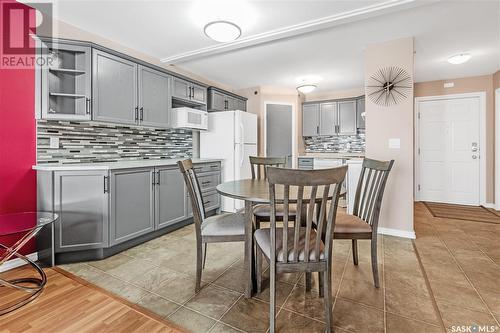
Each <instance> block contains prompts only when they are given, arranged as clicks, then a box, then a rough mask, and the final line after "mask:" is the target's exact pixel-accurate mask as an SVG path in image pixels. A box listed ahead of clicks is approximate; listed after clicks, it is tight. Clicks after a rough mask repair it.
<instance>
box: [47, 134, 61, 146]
mask: <svg viewBox="0 0 500 333" xmlns="http://www.w3.org/2000/svg"><path fill="white" fill-rule="evenodd" d="M49 146H50V148H59V138H58V137H54V136H51V137H50V144H49Z"/></svg>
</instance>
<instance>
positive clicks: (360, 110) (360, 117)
mask: <svg viewBox="0 0 500 333" xmlns="http://www.w3.org/2000/svg"><path fill="white" fill-rule="evenodd" d="M364 113H365V96H362V97H359V98H358V99H356V126H357V127H358V128H359V129H365V117H364Z"/></svg>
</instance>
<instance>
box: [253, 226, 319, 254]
mask: <svg viewBox="0 0 500 333" xmlns="http://www.w3.org/2000/svg"><path fill="white" fill-rule="evenodd" d="M254 237H255V242H256V243H257V245H258V246H259V247H260V248H261V250H262V252H263V253H264V255H265V256H266V257H267V258H270V257H271V230H270V229H267V228H266V229H259V230H257V231H255V233H254ZM293 240H294V228H289V229H288V261H292V260H293V259H294V258H293ZM320 242H321V243H320V245H319V252H320V253H319V259H320V260H323V259H324V258H325V246H324V244H323V242H322V241H321V240H320ZM305 243H306V228H300V241H299V246H298V261H304V258H305V245H306V244H305ZM315 247H316V231H315V230H314V229H312V230H311V236H310V241H309V260H316V252H315V249H314V248H315ZM276 253H277V256H276V257H277V261H279V262H282V261H283V258H284V256H283V228H276Z"/></svg>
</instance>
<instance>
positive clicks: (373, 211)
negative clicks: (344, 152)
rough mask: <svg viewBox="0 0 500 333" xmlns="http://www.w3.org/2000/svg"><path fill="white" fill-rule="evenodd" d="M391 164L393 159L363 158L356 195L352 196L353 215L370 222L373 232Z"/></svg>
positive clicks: (375, 227) (376, 224) (375, 228)
mask: <svg viewBox="0 0 500 333" xmlns="http://www.w3.org/2000/svg"><path fill="white" fill-rule="evenodd" d="M393 164H394V160H390V161H377V160H372V159H368V158H365V159H364V160H363V165H362V168H361V174H360V176H359V182H358V187H357V189H356V196H355V197H354V207H353V208H354V209H353V215H356V216H357V217H359V218H361V219H362V220H364V221H365V222H366V223H368V224H370V225H371V226H372V230H373V231H374V232H375V233H376V230H377V226H378V218H379V215H380V206H381V205H382V198H383V196H384V190H385V185H386V183H387V178H388V177H389V172H390V171H391V169H392V166H393Z"/></svg>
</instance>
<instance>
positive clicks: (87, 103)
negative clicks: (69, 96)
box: [85, 98, 90, 114]
mask: <svg viewBox="0 0 500 333" xmlns="http://www.w3.org/2000/svg"><path fill="white" fill-rule="evenodd" d="M85 114H90V98H87V100H86V101H85Z"/></svg>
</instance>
